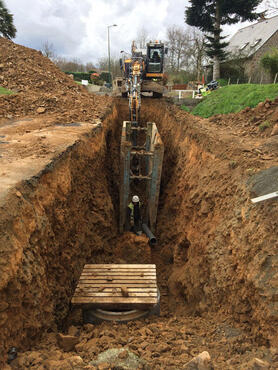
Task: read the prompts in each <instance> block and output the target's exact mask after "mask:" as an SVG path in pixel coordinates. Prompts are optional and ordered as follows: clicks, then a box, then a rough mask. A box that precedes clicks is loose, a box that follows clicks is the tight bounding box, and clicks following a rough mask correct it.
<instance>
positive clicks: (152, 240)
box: [142, 224, 156, 245]
mask: <svg viewBox="0 0 278 370" xmlns="http://www.w3.org/2000/svg"><path fill="white" fill-rule="evenodd" d="M142 229H143V231H144V233H145V234H146V235H147V237H148V238H149V241H150V245H156V237H155V236H154V235H153V233H152V232H151V230H150V229H149V227H148V226H147V225H146V224H142Z"/></svg>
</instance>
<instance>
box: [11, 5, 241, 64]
mask: <svg viewBox="0 0 278 370" xmlns="http://www.w3.org/2000/svg"><path fill="white" fill-rule="evenodd" d="M5 4H6V6H7V8H8V9H9V11H10V12H11V13H12V14H13V15H14V24H15V26H16V28H17V37H16V39H15V40H14V41H15V42H16V43H18V44H21V45H25V46H28V47H31V48H34V49H38V50H40V49H41V47H42V44H43V43H44V42H45V41H48V42H50V43H52V44H53V45H54V47H55V50H56V54H57V55H59V56H64V57H67V58H79V59H80V60H81V61H82V62H83V63H86V62H93V63H97V60H98V59H99V58H101V57H106V56H107V26H108V25H112V24H114V23H115V24H117V25H118V26H117V27H112V28H110V38H111V55H112V56H114V57H116V58H118V57H119V54H120V51H121V50H126V51H129V50H130V45H131V41H132V40H134V39H136V36H137V35H138V32H139V31H140V30H141V29H142V28H145V30H146V31H147V33H148V35H149V36H150V38H152V39H159V40H164V39H165V37H166V29H167V27H168V26H171V25H177V26H181V27H185V23H184V9H185V6H186V5H188V1H186V0H136V1H132V0H5ZM246 24H248V23H244V24H237V25H234V26H232V27H225V33H226V34H228V35H232V34H233V33H234V32H235V31H236V30H237V29H238V28H241V27H243V26H244V25H246Z"/></svg>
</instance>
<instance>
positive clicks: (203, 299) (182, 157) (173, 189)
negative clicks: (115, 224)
mask: <svg viewBox="0 0 278 370" xmlns="http://www.w3.org/2000/svg"><path fill="white" fill-rule="evenodd" d="M142 117H143V119H144V120H145V121H149V120H152V121H153V120H154V119H155V121H156V123H157V124H158V127H159V130H160V134H161V136H162V140H163V141H164V144H165V158H164V165H163V179H162V186H161V197H160V206H159V207H160V210H159V212H158V223H157V234H158V236H159V244H160V246H161V255H162V256H163V258H164V262H165V263H168V264H171V263H172V261H173V269H172V275H171V277H170V279H169V288H170V291H171V293H172V294H174V295H175V296H176V303H177V302H178V303H179V305H176V308H178V307H181V310H182V311H186V310H188V311H189V312H191V313H192V312H193V313H196V314H202V312H207V311H223V312H225V313H228V314H231V315H232V317H233V318H234V320H235V321H237V322H238V323H239V324H241V325H246V326H247V327H250V329H251V330H252V331H253V333H254V334H255V337H256V338H257V340H258V341H259V342H261V343H267V342H268V341H269V340H270V341H271V342H272V344H273V345H277V342H276V341H277V330H276V328H277V319H278V306H277V263H278V260H277V250H278V248H277V247H278V244H277V240H278V238H277V237H278V235H277V234H278V232H277V230H278V229H277V226H278V224H277V217H276V216H275V215H277V211H278V205H277V202H275V201H270V202H268V203H267V202H265V203H264V204H263V203H261V204H256V205H254V204H252V203H251V201H250V198H251V197H252V196H251V195H252V189H251V185H248V184H251V183H252V173H253V172H252V171H253V170H254V168H256V171H260V167H261V169H264V168H265V167H267V166H269V165H267V164H265V163H263V164H262V163H258V161H256V160H253V159H249V158H246V157H245V156H244V153H246V152H248V150H249V151H250V148H247V145H246V146H245V144H244V142H243V141H242V139H241V138H236V137H231V136H227V135H226V136H225V134H223V133H220V134H219V133H218V132H217V130H213V129H211V130H207V128H206V127H205V124H204V123H205V122H204V121H203V120H202V121H201V120H198V119H197V118H195V117H194V116H192V115H188V114H185V113H181V112H180V111H178V109H176V108H175V107H172V106H168V107H167V106H166V105H165V103H161V102H160V103H159V102H156V103H154V102H152V103H151V104H147V102H146V103H145V104H143V109H142ZM262 162H263V161H262ZM253 195H254V194H253ZM181 303H182V304H181Z"/></svg>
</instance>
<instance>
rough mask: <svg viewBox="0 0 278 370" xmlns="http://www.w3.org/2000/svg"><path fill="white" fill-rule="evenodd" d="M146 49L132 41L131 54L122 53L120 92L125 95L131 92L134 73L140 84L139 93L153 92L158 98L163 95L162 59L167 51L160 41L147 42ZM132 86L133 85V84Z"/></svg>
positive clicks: (163, 75)
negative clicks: (138, 46)
mask: <svg viewBox="0 0 278 370" xmlns="http://www.w3.org/2000/svg"><path fill="white" fill-rule="evenodd" d="M146 46H147V47H146V49H137V48H136V45H135V42H134V41H133V43H132V47H131V54H130V55H127V54H126V53H123V56H122V58H121V59H120V66H121V70H122V75H123V80H124V81H123V84H122V89H121V93H122V96H124V97H126V96H127V95H128V93H129V94H130V93H132V86H131V80H132V79H133V76H135V75H136V80H137V81H138V83H139V85H140V94H141V93H144V92H148V93H150V92H151V93H153V97H155V98H160V97H162V95H163V91H164V83H165V81H166V75H165V74H164V59H165V55H166V54H167V53H168V48H165V46H164V43H162V42H158V41H155V42H149V43H147V45H146ZM133 88H134V86H133Z"/></svg>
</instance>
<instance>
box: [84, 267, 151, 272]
mask: <svg viewBox="0 0 278 370" xmlns="http://www.w3.org/2000/svg"><path fill="white" fill-rule="evenodd" d="M83 271H88V272H89V271H96V272H103V271H104V272H105V271H108V272H156V269H150V268H149V269H127V268H126V269H117V268H111V269H110V268H109V269H108V268H103V269H99V268H98V269H93V268H84V270H83Z"/></svg>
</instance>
